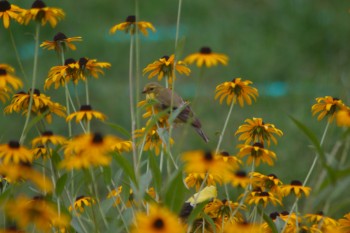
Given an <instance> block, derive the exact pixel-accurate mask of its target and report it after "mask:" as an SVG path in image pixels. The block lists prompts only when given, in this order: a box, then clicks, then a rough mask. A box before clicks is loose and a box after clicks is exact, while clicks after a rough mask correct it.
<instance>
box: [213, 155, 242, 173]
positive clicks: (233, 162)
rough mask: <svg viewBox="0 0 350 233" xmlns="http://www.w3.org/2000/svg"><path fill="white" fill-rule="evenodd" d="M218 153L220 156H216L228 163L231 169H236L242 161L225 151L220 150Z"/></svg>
mask: <svg viewBox="0 0 350 233" xmlns="http://www.w3.org/2000/svg"><path fill="white" fill-rule="evenodd" d="M219 155H221V157H218V158H219V159H222V160H223V161H224V162H226V163H228V164H230V166H231V168H232V169H233V170H237V169H238V168H239V167H240V166H241V165H242V161H241V160H240V159H239V158H238V157H237V156H235V155H230V154H229V153H228V152H226V151H222V152H220V153H219Z"/></svg>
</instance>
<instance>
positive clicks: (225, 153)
mask: <svg viewBox="0 0 350 233" xmlns="http://www.w3.org/2000/svg"><path fill="white" fill-rule="evenodd" d="M220 154H221V155H222V156H225V157H228V156H230V154H229V153H228V152H227V151H223V152H221V153H220Z"/></svg>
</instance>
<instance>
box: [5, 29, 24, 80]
mask: <svg viewBox="0 0 350 233" xmlns="http://www.w3.org/2000/svg"><path fill="white" fill-rule="evenodd" d="M9 31H10V38H11V43H12V46H13V49H14V50H15V54H16V59H17V62H18V65H19V68H20V69H21V72H22V75H23V77H24V79H25V80H26V81H27V82H28V77H27V75H26V73H25V71H24V68H23V64H22V61H21V58H20V57H19V53H18V50H17V46H16V42H15V38H14V37H13V33H12V29H11V27H10V28H9Z"/></svg>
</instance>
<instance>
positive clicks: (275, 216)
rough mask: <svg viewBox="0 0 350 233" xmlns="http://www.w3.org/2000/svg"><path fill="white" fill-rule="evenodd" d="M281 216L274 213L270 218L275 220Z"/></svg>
mask: <svg viewBox="0 0 350 233" xmlns="http://www.w3.org/2000/svg"><path fill="white" fill-rule="evenodd" d="M279 215H280V214H279V213H278V212H273V213H271V214H270V218H271V219H272V220H275V219H276V218H277V217H278V216H279Z"/></svg>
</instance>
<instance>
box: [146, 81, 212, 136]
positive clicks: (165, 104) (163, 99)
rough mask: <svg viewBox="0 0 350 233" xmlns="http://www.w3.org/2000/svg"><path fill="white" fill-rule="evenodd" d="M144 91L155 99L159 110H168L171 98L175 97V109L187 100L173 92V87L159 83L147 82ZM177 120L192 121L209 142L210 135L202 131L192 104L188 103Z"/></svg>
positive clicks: (197, 130) (198, 131)
mask: <svg viewBox="0 0 350 233" xmlns="http://www.w3.org/2000/svg"><path fill="white" fill-rule="evenodd" d="M142 93H144V94H147V95H148V97H149V98H151V99H154V100H155V101H157V102H158V103H156V104H155V107H156V108H157V109H159V110H166V109H168V108H170V106H171V98H173V103H172V106H173V110H176V109H178V108H181V107H183V106H184V105H186V103H185V101H184V100H183V99H182V98H181V97H180V96H179V95H178V94H176V93H175V92H174V93H172V90H171V89H168V88H165V87H163V86H161V85H160V84H158V83H155V82H152V83H148V84H146V86H145V87H144V89H143V91H142ZM176 120H178V121H180V122H183V123H186V122H188V121H189V122H190V123H191V125H192V126H193V128H194V129H195V130H196V132H197V133H198V134H199V135H200V136H201V137H202V138H203V140H204V141H205V142H208V141H209V139H208V137H207V136H206V135H205V134H204V132H203V131H202V129H201V128H202V124H201V122H200V121H199V119H198V118H196V117H195V116H194V113H193V111H192V109H191V108H190V106H188V105H186V107H184V109H183V110H182V111H181V112H180V113H179V114H178V115H177V117H176Z"/></svg>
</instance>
